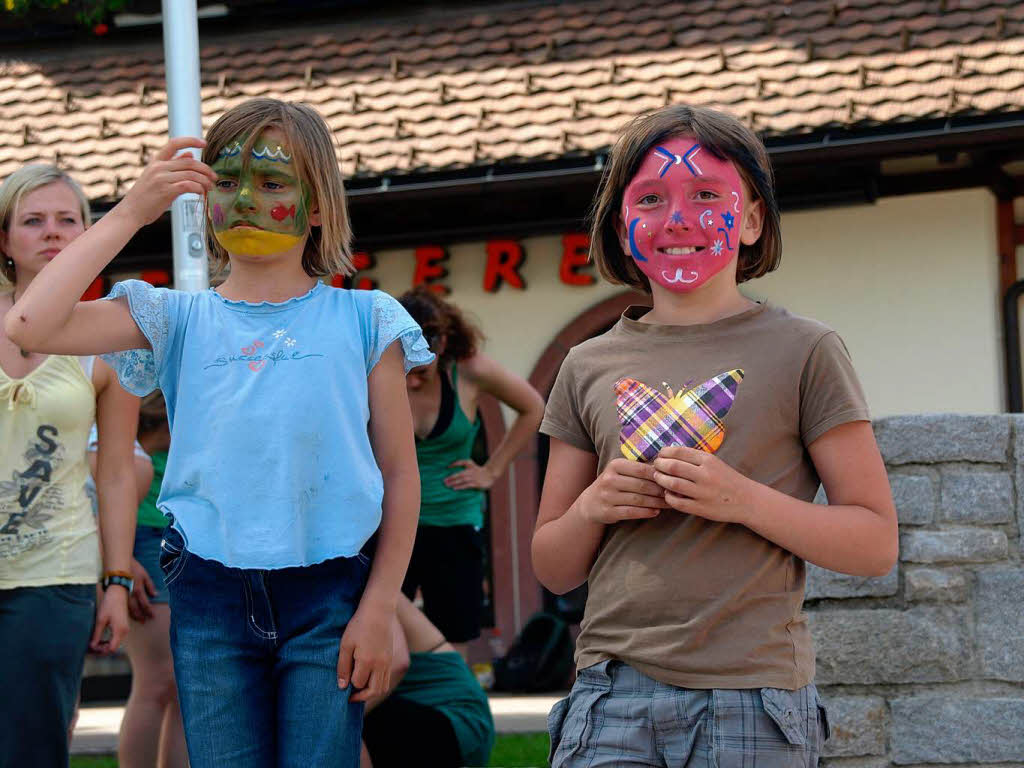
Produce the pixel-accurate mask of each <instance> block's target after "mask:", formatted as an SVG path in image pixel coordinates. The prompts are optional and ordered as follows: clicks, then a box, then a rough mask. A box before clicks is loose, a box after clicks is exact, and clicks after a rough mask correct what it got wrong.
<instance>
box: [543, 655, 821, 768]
mask: <svg viewBox="0 0 1024 768" xmlns="http://www.w3.org/2000/svg"><path fill="white" fill-rule="evenodd" d="M548 734H549V735H550V736H551V751H550V753H549V754H548V760H549V762H550V763H551V768H584V767H586V768H591V766H594V767H596V766H673V767H675V766H679V767H680V768H682V766H686V768H704V767H705V766H707V767H708V768H712V767H714V768H813V766H816V765H817V764H818V757H819V755H820V754H821V749H822V745H823V744H824V742H825V740H826V739H827V738H828V718H827V715H826V713H825V707H824V706H823V705H822V703H821V700H820V699H819V698H818V691H817V689H815V687H814V686H813V685H807V686H805V687H803V688H800V689H798V690H795V691H787V690H783V689H781V688H760V689H758V688H752V689H741V690H731V689H714V690H692V689H689V688H677V687H676V686H673V685H667V684H665V683H659V682H658V681H656V680H652V679H651V678H649V677H647V676H646V675H644V674H642V673H641V672H638V671H637V670H635V669H633V668H632V667H630V666H628V665H626V664H623V663H622V662H619V661H603V662H601V663H599V664H595V665H594V666H592V667H588V668H586V669H584V670H581V671H580V673H579V676H578V677H577V678H576V684H575V685H573V687H572V691H571V692H570V693H569V697H568V698H566V699H562V700H561V701H559V702H558V703H557V704H555V706H554V707H553V708H552V709H551V713H550V714H549V715H548Z"/></svg>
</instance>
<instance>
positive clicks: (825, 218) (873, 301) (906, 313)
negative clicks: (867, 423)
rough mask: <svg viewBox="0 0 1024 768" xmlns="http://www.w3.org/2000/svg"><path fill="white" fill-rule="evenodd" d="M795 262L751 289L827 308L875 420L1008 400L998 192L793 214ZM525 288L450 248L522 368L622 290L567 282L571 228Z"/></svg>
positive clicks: (525, 270)
mask: <svg viewBox="0 0 1024 768" xmlns="http://www.w3.org/2000/svg"><path fill="white" fill-rule="evenodd" d="M783 239H784V255H783V260H782V267H781V268H780V269H779V270H778V271H777V272H775V273H773V274H772V275H769V276H768V277H766V278H763V279H761V280H758V281H755V282H753V283H750V284H748V285H747V286H746V287H745V289H744V290H745V291H746V292H747V293H748V294H750V295H751V296H755V297H757V298H762V297H764V298H768V299H769V300H770V301H774V302H776V303H779V304H782V305H783V306H786V307H788V308H790V309H791V310H793V311H794V312H797V313H800V314H804V315H809V316H811V317H816V318H818V319H820V320H822V321H824V322H826V323H828V324H829V325H831V326H832V327H833V328H835V329H836V330H837V331H839V333H840V334H841V335H842V336H843V338H844V340H845V341H846V344H847V346H848V347H849V349H850V354H851V355H852V357H853V361H854V364H855V365H856V367H857V370H858V371H859V373H860V376H861V379H862V381H863V383H864V386H865V390H866V392H867V396H868V402H869V404H870V406H871V410H872V413H873V414H874V415H875V416H884V415H889V414H894V413H922V412H929V411H957V412H971V413H994V412H1000V411H1002V410H1003V409H1004V407H1005V405H1004V400H1005V396H1004V394H1003V383H1002V382H1003V374H1002V346H1001V344H1002V342H1001V338H1002V328H1001V321H1000V318H999V299H998V269H997V267H998V265H997V250H996V230H995V200H994V198H993V197H992V196H991V194H990V193H989V192H987V191H985V190H966V191H958V192H946V193H941V194H931V195H918V196H909V197H898V198H886V199H883V200H881V201H879V202H878V203H877V204H875V205H860V206H851V207H846V208H830V209H822V210H813V211H804V212H798V213H790V214H787V215H786V216H785V217H784V218H783ZM522 243H523V246H524V248H525V250H526V253H527V259H526V262H525V264H524V266H523V267H522V268H521V270H520V271H521V274H523V276H524V277H525V279H526V283H527V289H526V290H525V291H518V290H515V289H513V288H511V287H509V286H507V285H504V286H502V287H501V288H500V289H499V290H498V292H497V293H494V294H488V293H484V291H483V290H482V282H483V274H484V265H485V261H486V255H485V249H484V243H482V242H477V243H467V244H458V245H454V246H452V247H451V248H450V249H449V254H450V259H449V262H448V265H447V266H448V269H449V272H450V275H449V277H448V279H447V281H446V282H447V284H448V285H449V286H450V287H451V288H452V293H451V295H450V298H451V299H452V300H454V301H456V302H457V303H458V304H459V305H460V306H462V307H463V308H465V309H467V310H469V312H470V313H471V314H473V315H474V316H475V317H476V318H477V320H478V321H479V323H480V325H481V326H482V328H483V330H484V332H485V333H486V334H487V337H488V342H487V347H486V349H487V351H488V352H489V353H491V354H492V355H494V356H495V357H497V358H498V359H500V360H501V362H503V363H504V364H505V365H508V366H509V367H510V368H512V369H513V370H515V371H516V372H518V373H520V374H521V375H523V376H527V375H529V373H530V371H531V370H532V369H533V366H534V365H535V363H536V361H537V359H538V357H539V356H540V354H541V353H542V352H543V350H544V348H545V347H546V346H547V345H548V344H549V343H550V342H551V341H552V340H553V339H554V337H555V336H556V335H557V334H558V332H559V331H560V330H561V329H562V328H564V327H565V325H567V324H568V323H569V322H571V321H572V320H573V319H574V318H575V317H576V316H577V315H579V314H580V313H581V312H583V311H585V310H586V309H587V308H589V307H591V306H593V305H594V304H596V303H598V302H599V301H601V300H602V299H604V298H606V297H608V296H611V295H613V294H614V293H616V292H618V291H619V290H620V289H619V288H617V287H613V286H609V285H606V284H604V283H602V282H598V283H597V284H595V285H593V286H589V287H573V286H566V285H564V284H562V283H561V282H560V281H559V280H558V266H559V262H560V260H561V239H560V237H557V236H553V237H537V238H526V239H524V240H523V241H522ZM376 258H377V267H376V268H375V269H374V270H371V271H370V272H367V273H366V274H367V276H371V277H375V278H376V279H378V280H379V282H380V287H381V288H383V289H385V290H387V291H389V292H391V293H394V294H399V293H401V292H402V291H404V290H406V289H407V288H408V287H409V286H410V285H411V283H412V275H413V270H414V260H413V255H412V250H411V249H410V250H401V251H388V252H381V253H378V254H376Z"/></svg>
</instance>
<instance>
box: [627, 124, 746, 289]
mask: <svg viewBox="0 0 1024 768" xmlns="http://www.w3.org/2000/svg"><path fill="white" fill-rule="evenodd" d="M622 206H623V207H622V211H621V212H620V213H621V215H622V221H623V223H624V225H625V227H626V232H624V235H626V237H625V238H624V239H625V240H626V242H625V243H623V245H624V246H628V248H629V253H630V255H631V256H632V257H633V260H634V261H635V262H636V263H637V266H638V267H639V268H640V270H641V271H642V272H643V273H644V274H645V275H647V277H648V279H649V280H651V282H652V283H658V284H660V285H662V286H664V287H666V288H668V289H669V290H672V291H679V292H689V291H694V290H696V289H697V288H699V287H700V286H702V285H703V284H704V283H706V282H707V281H708V280H710V279H711V278H712V277H714V276H715V275H716V274H718V273H719V272H721V271H722V270H723V269H725V268H726V267H727V266H729V265H730V264H735V259H736V256H737V253H738V246H739V240H740V237H739V235H740V233H739V231H738V229H737V226H738V224H739V222H740V221H742V213H743V182H742V180H741V179H740V175H739V173H738V172H737V170H736V168H735V167H734V166H733V164H732V163H731V162H729V161H728V160H720V159H718V158H717V157H715V156H714V155H713V154H711V153H710V152H709V151H707V150H706V149H705V148H704V147H702V146H700V144H697V143H696V142H695V141H694V140H693V138H692V137H688V136H673V137H671V138H669V139H666V140H665V141H663V142H662V143H661V144H659V145H657V146H655V147H653V148H652V149H651V150H650V152H648V154H647V156H646V157H645V158H644V161H643V162H642V163H641V165H640V169H639V170H638V171H637V173H636V175H635V176H634V177H633V178H632V180H631V181H630V183H629V185H628V186H627V187H626V190H625V193H624V195H623V199H622ZM733 268H735V267H733Z"/></svg>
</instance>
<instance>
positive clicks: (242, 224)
mask: <svg viewBox="0 0 1024 768" xmlns="http://www.w3.org/2000/svg"><path fill="white" fill-rule="evenodd" d="M279 135H280V132H279V131H276V130H273V129H268V130H266V131H264V132H263V133H262V134H261V135H260V136H259V137H258V138H257V139H256V141H255V142H253V146H252V152H251V153H250V155H249V157H248V158H243V157H242V148H243V147H244V146H245V143H246V141H247V140H248V138H249V137H248V136H244V135H243V136H237V137H235V139H233V140H232V141H230V142H228V145H227V146H226V147H225V148H224V149H222V150H221V152H220V155H219V156H218V157H217V160H216V161H215V162H214V163H213V165H212V166H211V167H212V168H213V170H214V172H215V173H216V174H217V183H216V184H215V185H214V187H213V189H211V190H210V191H209V192H208V193H207V196H206V198H207V203H206V204H207V206H208V215H209V216H210V220H211V221H212V222H213V233H214V236H215V237H216V238H217V242H219V243H220V244H221V245H222V246H223V247H224V249H225V250H227V252H228V253H229V254H240V255H247V256H273V255H274V254H278V253H281V252H283V251H286V250H288V249H289V248H292V247H293V246H295V245H296V244H297V243H298V242H299V241H300V240H302V238H303V237H304V236H305V235H307V234H308V233H309V204H310V199H311V197H312V196H311V194H310V190H309V187H308V185H306V184H305V183H304V182H302V180H301V179H299V178H298V177H297V176H296V175H295V167H294V165H293V164H292V153H291V150H290V149H289V148H288V147H287V146H286V145H284V144H282V143H281V142H280V141H278V139H277V136H279Z"/></svg>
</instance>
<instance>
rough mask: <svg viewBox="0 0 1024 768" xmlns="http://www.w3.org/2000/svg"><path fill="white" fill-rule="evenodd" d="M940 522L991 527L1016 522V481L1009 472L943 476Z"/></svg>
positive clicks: (962, 473)
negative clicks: (1014, 487) (1014, 518)
mask: <svg viewBox="0 0 1024 768" xmlns="http://www.w3.org/2000/svg"><path fill="white" fill-rule="evenodd" d="M939 519H940V520H943V521H946V522H953V523H967V524H970V523H977V524H981V525H990V524H993V523H1008V522H1010V521H1011V520H1012V519H1013V482H1012V481H1011V480H1010V476H1009V475H1008V474H1007V473H1006V472H955V473H954V472H951V473H949V474H946V475H943V477H942V502H941V504H940V505H939Z"/></svg>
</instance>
